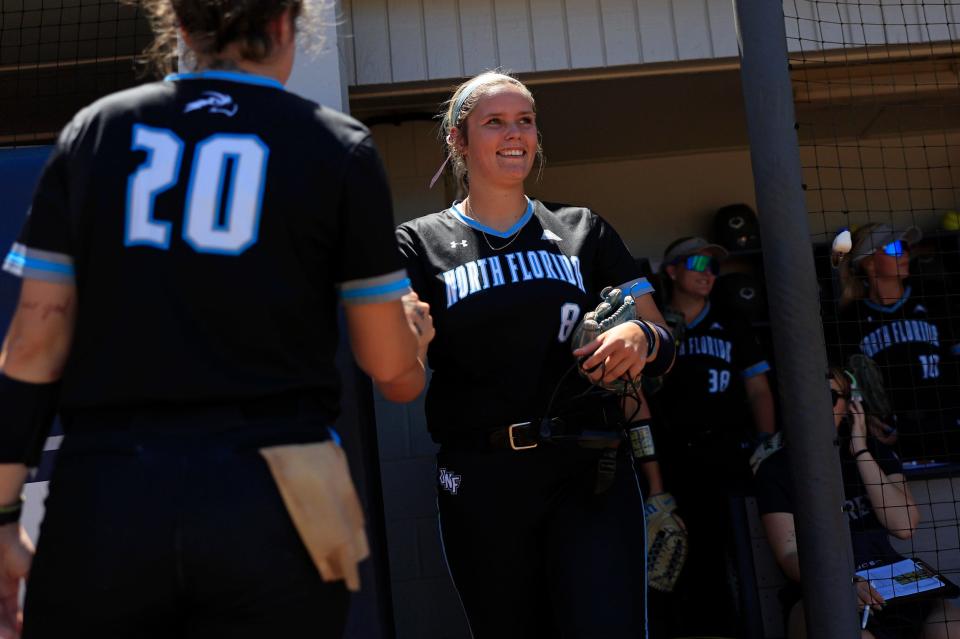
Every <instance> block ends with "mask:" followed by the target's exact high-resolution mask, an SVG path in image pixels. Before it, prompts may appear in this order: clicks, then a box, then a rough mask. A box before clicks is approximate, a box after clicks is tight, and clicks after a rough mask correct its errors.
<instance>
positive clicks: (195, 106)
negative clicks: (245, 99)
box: [183, 91, 240, 118]
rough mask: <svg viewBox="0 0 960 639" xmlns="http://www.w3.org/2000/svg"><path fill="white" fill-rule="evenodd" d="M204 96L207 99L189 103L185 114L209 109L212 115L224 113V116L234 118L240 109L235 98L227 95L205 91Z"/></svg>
mask: <svg viewBox="0 0 960 639" xmlns="http://www.w3.org/2000/svg"><path fill="white" fill-rule="evenodd" d="M203 95H204V96H206V97H204V98H201V99H199V100H194V101H193V102H189V103H187V106H186V107H184V109H183V112H184V113H190V112H191V111H198V110H200V109H208V110H209V112H210V113H222V114H223V115H225V116H227V117H231V118H232V117H233V116H234V115H236V113H237V110H239V109H240V106H239V105H237V104H236V103H234V101H233V98H232V97H230V96H229V95H227V94H226V93H218V92H217V91H204V92H203Z"/></svg>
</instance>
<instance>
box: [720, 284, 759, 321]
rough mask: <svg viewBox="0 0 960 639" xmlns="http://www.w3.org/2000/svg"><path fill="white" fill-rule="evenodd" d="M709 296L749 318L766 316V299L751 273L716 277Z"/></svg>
mask: <svg viewBox="0 0 960 639" xmlns="http://www.w3.org/2000/svg"><path fill="white" fill-rule="evenodd" d="M710 298H711V299H712V300H713V301H714V302H715V303H716V304H717V305H718V306H723V307H724V308H728V309H731V310H733V311H735V312H737V313H738V314H740V315H742V316H745V317H747V318H749V319H750V320H762V319H764V318H766V316H767V300H766V296H765V295H764V290H763V286H762V285H761V284H760V282H758V281H757V278H756V277H754V275H753V274H752V273H745V272H736V273H727V274H726V275H721V276H720V277H718V278H717V282H716V284H714V286H713V292H712V294H711V295H710Z"/></svg>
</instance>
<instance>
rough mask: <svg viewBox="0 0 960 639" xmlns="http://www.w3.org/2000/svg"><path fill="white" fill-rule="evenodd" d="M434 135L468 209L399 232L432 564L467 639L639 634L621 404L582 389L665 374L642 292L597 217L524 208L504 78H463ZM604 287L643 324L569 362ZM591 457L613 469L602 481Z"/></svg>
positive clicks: (636, 542)
mask: <svg viewBox="0 0 960 639" xmlns="http://www.w3.org/2000/svg"><path fill="white" fill-rule="evenodd" d="M443 134H444V136H445V142H446V149H447V152H448V155H449V158H448V159H449V162H450V163H451V164H452V166H453V173H454V176H455V178H456V179H457V181H458V187H459V189H460V191H461V193H465V194H467V197H466V198H465V199H463V200H462V201H457V202H454V203H453V204H452V205H451V206H450V207H449V208H447V209H445V210H443V211H440V212H439V213H434V214H432V215H427V216H425V217H422V218H419V219H416V220H413V221H411V222H408V223H406V224H403V225H402V226H400V228H399V229H398V231H397V236H398V238H399V241H400V246H401V251H402V252H403V254H404V256H405V258H406V266H407V270H408V273H409V274H410V278H411V282H412V286H413V289H414V290H415V291H416V292H417V293H418V294H419V295H420V297H421V298H422V299H423V300H425V301H426V302H428V303H429V304H430V307H431V312H432V314H433V317H434V320H435V322H436V329H437V332H436V338H435V341H434V342H433V343H432V345H431V347H430V350H429V362H430V365H431V368H432V369H433V374H432V378H431V382H430V387H429V389H428V392H427V398H426V418H427V426H428V427H429V429H430V432H431V435H432V437H433V438H434V440H435V441H437V442H439V443H440V450H439V454H438V457H437V460H438V473H439V478H438V497H439V498H438V506H439V517H440V523H441V530H442V539H443V543H444V548H445V553H446V560H447V564H448V566H449V568H450V572H451V574H452V577H453V581H454V584H455V586H456V587H457V589H458V591H459V593H460V596H461V599H462V601H463V605H464V608H465V611H466V615H467V618H468V620H469V622H470V625H471V628H472V631H473V636H475V637H478V638H495V639H504V638H509V637H518V638H519V637H524V638H531V637H559V636H568V637H609V638H619V637H642V636H643V631H644V601H643V587H644V583H643V582H644V560H643V550H644V549H643V534H644V531H643V525H644V522H643V514H642V508H641V502H640V495H639V491H638V487H637V482H636V478H635V475H634V473H633V470H632V467H631V464H630V455H629V452H628V451H627V448H628V447H627V446H618V444H619V443H620V441H621V434H622V431H623V428H624V413H623V407H622V405H621V398H620V397H619V396H617V395H616V394H613V393H609V392H590V386H591V382H596V383H611V382H614V381H616V380H618V379H621V378H625V379H628V380H631V381H636V380H637V379H638V377H639V375H640V373H641V372H643V373H644V374H650V373H651V372H652V374H662V373H663V372H665V371H666V370H667V369H668V368H669V366H670V364H671V363H672V359H673V356H672V348H673V344H672V340H671V339H670V338H669V333H668V332H667V331H666V329H665V328H664V327H663V326H662V323H663V320H662V317H661V315H660V312H659V311H658V310H657V308H656V306H655V304H654V302H653V300H652V297H651V296H650V295H649V293H651V292H652V287H651V286H650V284H649V283H648V282H647V281H646V280H645V279H643V278H637V277H636V267H635V265H634V260H633V259H632V258H631V256H630V254H629V253H628V251H627V249H626V247H625V246H624V244H623V242H622V241H621V239H620V238H619V236H618V235H617V234H616V232H615V231H614V230H613V228H612V227H611V226H610V225H609V224H608V223H607V222H606V221H604V220H603V219H602V218H600V217H598V216H597V215H595V214H594V213H593V212H591V211H590V210H589V209H586V208H582V207H575V206H553V205H551V206H547V205H545V204H544V203H542V202H540V201H537V200H532V199H529V198H528V197H527V196H526V195H525V192H524V180H525V179H526V178H527V177H528V175H529V174H530V171H531V169H532V168H533V167H534V164H535V162H536V160H537V157H538V155H540V138H539V132H538V128H537V114H536V109H535V104H534V100H533V96H532V95H531V93H530V91H529V90H528V89H527V88H526V87H525V86H524V85H523V84H522V83H520V82H519V81H518V80H516V79H514V78H512V77H510V76H507V75H503V74H500V73H486V74H482V75H480V76H478V77H476V78H474V79H472V80H470V81H468V82H465V83H463V84H462V85H461V86H460V87H458V88H457V90H456V91H455V92H454V93H453V96H452V98H451V100H450V101H449V103H448V104H447V108H446V110H445V113H444V114H443ZM611 285H620V287H621V288H622V289H623V290H625V291H628V292H630V293H632V294H633V295H634V296H635V297H636V299H637V305H636V308H637V312H638V314H639V316H640V317H642V318H643V320H642V321H639V320H638V321H636V322H627V323H624V324H621V325H619V326H617V327H615V328H613V329H611V330H609V331H607V332H605V333H603V334H602V335H601V336H600V337H599V338H598V339H596V340H594V341H593V342H590V343H588V344H586V345H585V346H583V347H582V348H580V349H579V350H577V351H576V352H575V353H573V354H572V353H571V336H572V334H573V332H574V328H575V326H576V325H577V323H578V321H579V319H580V317H581V315H582V314H583V313H585V312H586V311H588V310H592V309H593V308H594V307H595V306H596V305H597V303H598V302H599V301H600V293H601V290H602V289H603V288H604V287H607V286H611ZM578 360H580V361H582V365H581V364H580V363H579V362H578ZM578 368H579V369H580V370H582V371H584V376H581V375H580V374H579V373H578V370H577V369H578ZM586 375H589V380H588V379H586ZM543 418H546V419H543ZM541 420H542V421H541ZM544 427H545V428H546V429H548V431H549V432H548V433H546V434H548V435H549V438H547V437H545V436H544V435H545V431H544V430H543V428H544ZM588 440H590V441H588ZM601 458H606V459H612V460H615V471H613V472H612V473H610V474H609V475H604V476H605V477H606V480H609V483H608V484H607V485H601V484H602V481H604V480H602V479H601V474H602V473H601V472H600V469H599V466H600V464H599V462H600V459H601ZM605 468H609V466H606V467H605Z"/></svg>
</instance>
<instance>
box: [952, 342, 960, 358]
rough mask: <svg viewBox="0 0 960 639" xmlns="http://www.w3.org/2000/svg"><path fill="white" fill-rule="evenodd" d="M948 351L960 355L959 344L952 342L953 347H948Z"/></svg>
mask: <svg viewBox="0 0 960 639" xmlns="http://www.w3.org/2000/svg"><path fill="white" fill-rule="evenodd" d="M950 352H951V353H953V354H954V355H960V344H954V345H953V348H951V349H950Z"/></svg>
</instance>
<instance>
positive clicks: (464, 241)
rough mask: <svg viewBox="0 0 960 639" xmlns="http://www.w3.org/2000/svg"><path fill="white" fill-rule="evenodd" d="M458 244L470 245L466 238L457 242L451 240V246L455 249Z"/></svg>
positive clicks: (462, 245)
mask: <svg viewBox="0 0 960 639" xmlns="http://www.w3.org/2000/svg"><path fill="white" fill-rule="evenodd" d="M458 246H460V247H463V248H467V246H468V245H467V241H466V240H460V241H459V242H457V241H453V242H450V248H452V249H455V248H457V247H458Z"/></svg>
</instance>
